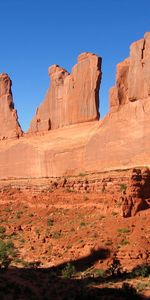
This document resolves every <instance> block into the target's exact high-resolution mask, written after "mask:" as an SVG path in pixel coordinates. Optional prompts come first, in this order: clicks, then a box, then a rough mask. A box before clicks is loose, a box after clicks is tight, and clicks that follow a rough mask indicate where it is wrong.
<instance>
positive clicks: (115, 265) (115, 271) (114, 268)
mask: <svg viewBox="0 0 150 300" xmlns="http://www.w3.org/2000/svg"><path fill="white" fill-rule="evenodd" d="M108 272H109V273H110V275H111V276H115V275H120V274H121V272H122V265H121V262H120V260H119V259H118V258H117V257H116V256H115V257H114V258H113V261H112V264H111V265H110V267H109V269H108Z"/></svg>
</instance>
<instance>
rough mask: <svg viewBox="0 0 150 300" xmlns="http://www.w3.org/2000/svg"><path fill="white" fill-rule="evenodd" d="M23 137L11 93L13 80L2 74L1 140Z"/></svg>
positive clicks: (0, 99)
mask: <svg viewBox="0 0 150 300" xmlns="http://www.w3.org/2000/svg"><path fill="white" fill-rule="evenodd" d="M21 135H22V130H21V127H20V125H19V123H18V116H17V111H16V110H15V109H14V103H13V98H12V92H11V80H10V78H9V76H8V75H7V74H0V140H3V139H7V138H14V137H19V136H21Z"/></svg>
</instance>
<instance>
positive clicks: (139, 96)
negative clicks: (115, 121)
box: [110, 32, 150, 111]
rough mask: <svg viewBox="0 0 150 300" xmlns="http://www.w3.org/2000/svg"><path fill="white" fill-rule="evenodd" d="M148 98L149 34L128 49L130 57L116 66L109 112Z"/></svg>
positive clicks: (149, 81)
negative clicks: (114, 83)
mask: <svg viewBox="0 0 150 300" xmlns="http://www.w3.org/2000/svg"><path fill="white" fill-rule="evenodd" d="M149 97H150V32H147V33H145V35H144V38H143V39H141V40H139V41H137V42H134V43H133V44H132V45H131V47H130V57H129V58H128V59H126V60H125V61H123V62H121V63H120V64H118V65H117V74H116V85H115V86H114V87H112V88H111V90H110V108H111V111H112V110H113V111H114V110H116V109H118V107H119V106H120V105H123V104H125V103H127V102H130V101H131V102H133V101H137V100H146V99H148V98H149Z"/></svg>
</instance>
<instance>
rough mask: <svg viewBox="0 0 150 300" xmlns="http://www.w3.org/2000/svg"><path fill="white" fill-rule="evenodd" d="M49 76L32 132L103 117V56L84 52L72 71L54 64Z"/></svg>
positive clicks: (31, 128) (31, 127) (32, 125)
mask: <svg viewBox="0 0 150 300" xmlns="http://www.w3.org/2000/svg"><path fill="white" fill-rule="evenodd" d="M49 76H50V78H51V84H50V88H49V90H48V92H47V94H46V97H45V100H44V101H43V103H42V104H41V105H40V107H39V108H38V109H37V112H36V116H35V117H34V118H33V120H32V122H31V125H30V129H29V132H38V131H47V130H50V129H56V128H59V127H63V126H65V125H70V124H75V123H82V122H86V121H93V120H97V119H99V110H98V108H99V85H100V80H101V58H99V57H97V56H96V55H95V54H91V53H83V54H81V55H79V57H78V62H77V64H76V65H75V66H74V67H73V69H72V73H71V74H69V73H68V72H67V71H66V70H65V69H63V68H61V67H59V66H58V65H53V66H51V67H50V68H49Z"/></svg>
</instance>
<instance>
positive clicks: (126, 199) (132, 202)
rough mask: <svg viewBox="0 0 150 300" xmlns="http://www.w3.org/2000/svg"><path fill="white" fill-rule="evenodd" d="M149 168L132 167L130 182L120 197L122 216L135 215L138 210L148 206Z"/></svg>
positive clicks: (149, 188) (149, 190)
mask: <svg viewBox="0 0 150 300" xmlns="http://www.w3.org/2000/svg"><path fill="white" fill-rule="evenodd" d="M149 183H150V170H149V169H148V168H146V169H142V170H141V169H133V172H132V176H131V178H130V182H129V184H128V186H127V188H126V189H125V191H124V192H123V194H124V195H123V196H121V197H120V200H119V201H120V204H121V210H122V216H123V217H130V216H134V215H136V213H137V212H138V211H140V210H144V209H146V208H148V207H149V206H150V205H149V200H150V186H149Z"/></svg>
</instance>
